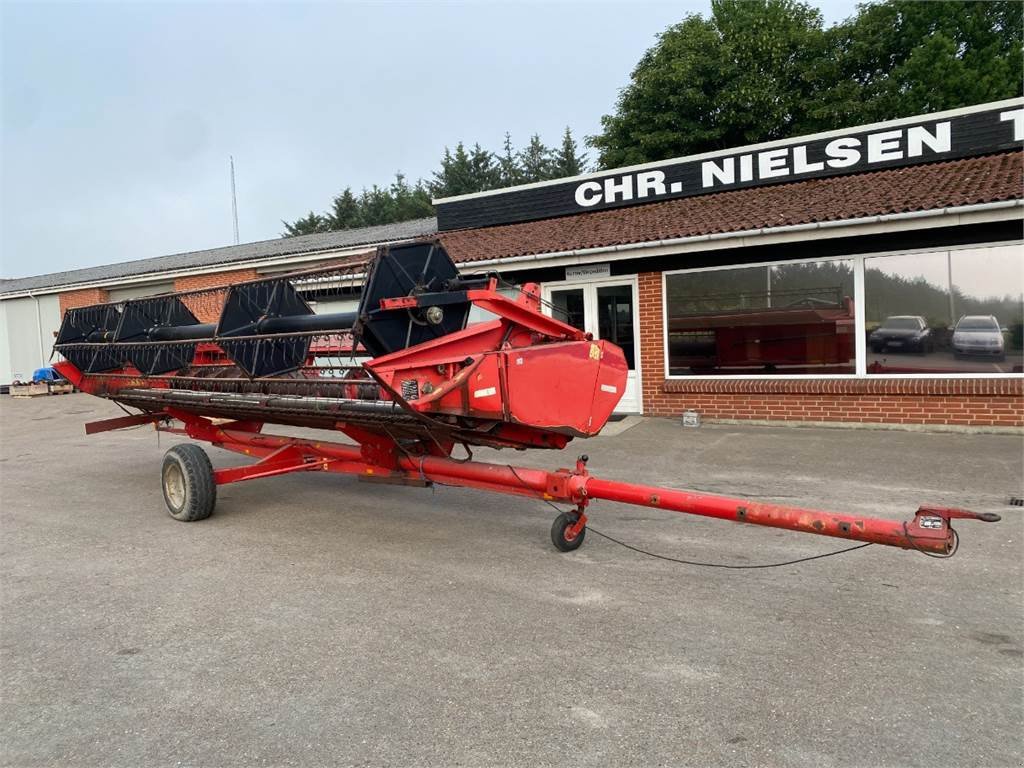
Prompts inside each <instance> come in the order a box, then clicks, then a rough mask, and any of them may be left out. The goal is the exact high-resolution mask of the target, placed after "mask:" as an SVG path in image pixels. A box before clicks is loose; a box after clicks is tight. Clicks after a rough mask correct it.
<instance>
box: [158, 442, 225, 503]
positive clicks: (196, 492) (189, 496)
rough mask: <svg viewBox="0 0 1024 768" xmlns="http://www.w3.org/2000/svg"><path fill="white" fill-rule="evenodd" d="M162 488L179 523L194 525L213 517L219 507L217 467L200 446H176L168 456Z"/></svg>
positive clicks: (165, 500)
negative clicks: (215, 507)
mask: <svg viewBox="0 0 1024 768" xmlns="http://www.w3.org/2000/svg"><path fill="white" fill-rule="evenodd" d="M160 484H161V486H162V487H163V492H164V503H165V504H167V512H168V513H169V514H170V516H171V517H173V518H174V519H175V520H181V521H182V522H184V523H192V522H195V521H197V520H205V519H206V518H208V517H209V516H210V515H212V514H213V507H214V505H215V504H216V503H217V484H216V483H215V482H214V480H213V465H212V464H210V457H209V456H207V455H206V452H205V451H204V450H203V449H202V448H200V447H199V446H198V445H192V444H191V443H186V444H184V445H176V446H174V447H173V448H171V449H170V450H169V451H167V453H165V454H164V464H163V468H162V470H161V472H160Z"/></svg>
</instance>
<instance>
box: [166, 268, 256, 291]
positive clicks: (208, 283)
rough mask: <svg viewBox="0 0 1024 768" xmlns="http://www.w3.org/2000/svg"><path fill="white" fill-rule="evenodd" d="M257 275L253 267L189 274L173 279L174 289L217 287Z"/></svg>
mask: <svg viewBox="0 0 1024 768" xmlns="http://www.w3.org/2000/svg"><path fill="white" fill-rule="evenodd" d="M258 277H259V274H257V272H256V270H255V269H236V270H235V271H233V272H211V273H210V274H206V275H189V276H188V277H179V278H178V279H177V280H175V281H174V290H176V291H198V290H200V289H202V288H219V287H220V286H223V285H234V284H235V283H244V282H245V281H246V280H255V279H256V278H258Z"/></svg>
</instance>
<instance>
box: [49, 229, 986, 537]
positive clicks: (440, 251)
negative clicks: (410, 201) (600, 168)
mask: <svg viewBox="0 0 1024 768" xmlns="http://www.w3.org/2000/svg"><path fill="white" fill-rule="evenodd" d="M359 286H362V290H361V297H360V299H359V303H358V308H356V309H355V310H352V309H351V307H348V308H346V309H345V310H344V311H331V312H317V311H316V308H319V302H320V300H329V301H337V300H338V297H339V296H342V297H345V296H351V295H352V294H353V293H354V291H355V289H357V288H358V287H359ZM313 302H316V303H317V306H316V308H315V307H314V304H313ZM349 303H350V304H351V303H352V302H351V300H349ZM474 307H475V308H477V309H478V310H482V311H483V312H485V313H487V314H489V315H490V317H491V319H486V320H482V321H481V322H476V323H472V324H471V323H470V322H469V320H470V316H471V311H472V310H473V308H474ZM54 350H55V352H58V353H60V354H61V355H62V356H63V357H64V361H62V362H59V363H58V364H57V367H58V368H59V370H60V371H61V373H62V374H63V375H64V376H65V377H67V378H68V379H69V380H70V381H72V382H73V383H74V384H75V385H76V386H78V387H79V388H80V389H82V390H83V391H85V392H88V393H90V394H93V395H97V396H99V397H105V398H108V399H111V400H114V401H116V402H118V403H120V404H121V405H123V406H130V407H133V408H136V409H138V411H139V413H138V414H137V415H129V416H125V417H120V418H116V419H109V420H106V421H102V422H94V423H92V424H87V425H86V431H87V432H88V433H94V432H101V431H106V430H109V429H119V428H122V427H128V426H133V425H138V424H145V423H153V424H154V425H155V426H156V428H157V429H159V430H162V431H168V432H174V433H178V434H183V435H187V436H189V437H191V438H193V439H195V440H201V441H206V442H209V443H212V444H213V445H216V446H218V447H221V448H225V449H227V450H231V451H236V452H238V453H243V454H245V455H247V456H253V457H255V458H257V459H258V460H257V461H256V462H255V463H253V464H250V465H247V466H243V467H232V468H225V469H216V470H214V469H213V468H212V466H211V465H210V462H209V459H208V458H207V457H206V454H205V453H203V452H202V450H200V449H199V448H198V447H197V446H194V445H179V446H175V447H174V448H172V449H171V450H170V451H168V452H167V455H166V456H165V459H164V466H163V470H162V474H161V477H162V483H163V490H164V498H165V501H166V503H167V506H168V509H169V510H170V513H171V515H172V516H173V517H175V518H177V519H180V520H189V521H192V520H199V519H203V518H205V517H208V516H209V515H210V514H211V513H212V512H213V507H214V503H215V500H216V487H217V486H218V485H223V484H226V483H232V482H238V481H240V480H249V479H255V478H261V477H269V476H272V475H279V474H285V473H290V472H308V471H325V472H341V473H346V474H354V475H357V476H359V477H360V478H361V479H364V480H369V481H374V482H387V483H398V484H404V485H418V486H423V485H430V484H431V483H434V482H438V483H444V484H448V485H459V486H465V487H470V488H477V489H480V490H486V491H493V492H496V493H504V494H513V495H520V496H527V497H533V498H541V499H544V500H547V501H552V502H562V503H565V504H569V505H572V507H573V509H572V511H570V512H566V513H563V514H560V515H559V516H558V518H556V520H555V522H554V525H553V526H552V531H551V535H552V541H553V543H554V544H555V546H556V547H558V548H559V549H560V550H563V551H568V550H572V549H576V548H577V547H578V546H579V545H580V544H581V543H582V542H583V539H584V536H585V532H586V522H587V517H586V510H587V508H588V506H589V504H590V502H591V500H593V499H608V500H612V501H618V502H623V503H628V504H638V505H641V506H648V507H655V508H659V509H666V510H673V511H678V512H686V513H691V514H698V515H705V516H710V517H719V518H723V519H727V520H735V521H738V522H746V523H753V524H757V525H767V526H772V527H777V528H787V529H790V530H795V531H801V532H805V533H814V534H819V535H824V536H834V537H838V538H845V539H853V540H856V541H863V542H873V543H878V544H886V545H890V546H895V547H902V548H904V549H916V550H920V551H923V552H927V553H933V554H938V555H946V554H948V553H950V552H951V551H952V549H953V547H954V545H955V541H956V539H955V533H954V531H953V529H952V527H951V525H950V521H951V520H952V519H953V518H974V519H979V520H997V519H998V516H995V515H979V514H975V513H973V512H968V511H966V510H957V509H935V508H921V509H919V510H918V512H917V514H916V516H915V517H914V518H913V520H911V521H910V522H907V523H900V522H894V521H891V520H879V519H871V518H864V517H858V516H851V515H841V514H833V513H827V512H819V511H814V510H804V509H797V508H792V507H783V506H778V505H772V504H763V503H758V502H753V501H748V500H743V499H730V498H725V497H721V496H712V495H708V494H702V493H695V492H690V491H679V490H674V489H667V488H654V487H646V486H640V485H635V484H630V483H619V482H614V481H608V480H602V479H600V478H597V477H594V476H592V475H590V474H589V472H588V471H587V467H586V457H581V459H579V460H578V461H577V462H576V465H575V467H574V468H573V469H559V470H556V471H554V472H547V471H543V470H536V469H526V468H521V467H512V466H509V465H504V464H489V463H482V462H477V461H473V460H472V452H471V446H488V447H492V448H515V449H520V450H522V449H526V448H555V449H560V448H564V447H565V446H566V445H567V444H568V443H569V441H570V440H572V439H573V438H575V437H589V436H592V435H596V434H597V433H598V432H600V431H601V429H602V427H604V425H605V423H606V422H607V421H608V418H609V417H610V416H611V414H612V411H613V410H614V409H615V406H616V405H617V404H618V401H619V399H620V398H621V396H622V392H623V388H624V386H625V384H626V375H627V364H626V359H625V356H624V355H623V353H622V350H621V349H619V348H618V347H616V346H615V345H613V344H610V343H608V342H607V341H601V340H595V339H593V338H591V337H590V335H589V334H586V333H584V332H583V331H581V330H579V329H577V328H575V327H573V326H571V325H568V324H566V323H563V322H561V321H560V320H558V319H555V318H552V317H550V316H548V315H546V314H545V313H544V312H542V311H541V301H540V291H539V288H538V286H536V285H533V284H526V285H523V286H520V287H519V288H517V289H516V290H515V294H514V297H509V296H507V295H505V294H504V293H502V292H501V291H499V282H498V280H497V278H496V276H494V275H468V276H467V275H461V274H460V273H459V271H458V269H457V268H456V266H455V264H454V263H453V262H452V260H451V259H450V258H449V256H448V254H447V253H446V252H445V250H444V248H443V247H442V246H441V245H440V244H439V243H436V242H412V243H405V244H401V245H396V246H391V247H382V248H380V249H378V251H377V253H376V255H375V256H374V257H373V258H371V259H369V260H367V261H352V262H347V263H342V264H339V265H336V266H333V267H321V268H318V269H316V270H312V271H307V272H296V273H292V274H288V275H282V276H273V277H268V278H265V279H262V280H256V281H252V282H245V283H238V284H235V285H232V286H229V287H226V288H214V289H207V290H203V291H192V292H185V293H176V294H166V295H162V296H153V297H146V298H141V299H133V300H130V301H126V302H123V303H120V304H102V305H96V306H91V307H82V308H77V309H70V310H68V311H67V313H66V314H65V316H64V320H63V323H62V325H61V328H60V331H59V332H58V335H57V341H56V344H55V346H54ZM268 423H278V424H288V425H294V426H303V427H313V428H318V429H324V430H337V431H340V432H342V433H344V434H346V435H347V436H349V437H350V438H352V439H353V440H355V442H356V443H357V445H356V446H351V445H342V444H337V443H331V442H324V441H319V440H308V439H301V438H294V437H283V436H275V435H269V434H265V433H264V432H263V427H264V425H265V424H268ZM460 445H461V446H463V447H464V450H465V452H466V453H467V454H468V457H467V458H466V459H459V460H456V459H453V458H452V455H453V452H454V451H455V450H456V448H457V447H458V446H460Z"/></svg>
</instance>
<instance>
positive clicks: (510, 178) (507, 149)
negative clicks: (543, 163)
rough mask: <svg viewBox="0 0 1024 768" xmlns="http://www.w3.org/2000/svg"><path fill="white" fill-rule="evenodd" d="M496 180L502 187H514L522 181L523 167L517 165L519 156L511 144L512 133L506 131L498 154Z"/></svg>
mask: <svg viewBox="0 0 1024 768" xmlns="http://www.w3.org/2000/svg"><path fill="white" fill-rule="evenodd" d="M498 181H499V183H500V185H501V186H502V187H514V186H515V185H516V184H520V183H522V181H523V169H522V168H520V167H519V156H518V154H517V153H516V151H515V148H514V147H513V146H512V135H511V134H510V133H508V132H507V131H506V133H505V143H504V144H503V145H502V150H501V154H500V155H499V156H498Z"/></svg>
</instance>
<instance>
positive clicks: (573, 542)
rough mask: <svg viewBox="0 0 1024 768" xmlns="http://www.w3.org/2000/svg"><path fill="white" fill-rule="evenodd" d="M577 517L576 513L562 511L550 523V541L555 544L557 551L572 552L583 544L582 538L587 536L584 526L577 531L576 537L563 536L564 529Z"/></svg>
mask: <svg viewBox="0 0 1024 768" xmlns="http://www.w3.org/2000/svg"><path fill="white" fill-rule="evenodd" d="M577 519H578V518H577V517H576V515H574V514H568V513H566V512H563V513H562V514H560V515H559V516H558V517H556V518H555V522H553V523H552V524H551V543H552V544H554V545H555V549H557V550H558V551H559V552H572V551H573V550H574V549H579V548H580V546H581V545H582V544H583V540H584V539H585V538H587V528H586V526H584V527H583V530H582V531H580V532H579V535H578V536H576V538H574V539H567V538H566V537H565V531H566V529H567V528H568V527H569V526H570V525H573V524H574V523H575V522H576V520H577Z"/></svg>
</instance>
